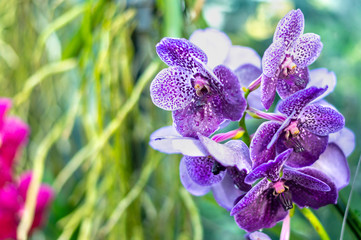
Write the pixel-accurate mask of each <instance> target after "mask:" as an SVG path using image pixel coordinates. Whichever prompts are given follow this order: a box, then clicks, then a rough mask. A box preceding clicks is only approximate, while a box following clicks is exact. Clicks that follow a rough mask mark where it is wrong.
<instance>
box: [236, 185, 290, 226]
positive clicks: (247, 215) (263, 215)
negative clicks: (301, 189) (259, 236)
mask: <svg viewBox="0 0 361 240" xmlns="http://www.w3.org/2000/svg"><path fill="white" fill-rule="evenodd" d="M287 214H288V212H287V211H285V210H284V209H283V207H282V206H281V204H280V202H279V201H278V200H277V199H276V198H275V196H273V188H272V183H271V182H269V181H268V180H267V179H263V180H261V181H260V182H259V183H257V185H256V186H254V187H253V188H252V189H251V190H250V191H249V192H248V193H247V194H246V195H245V196H244V197H243V198H242V199H241V200H240V201H239V202H238V203H237V204H236V206H234V208H233V209H232V211H231V215H232V216H234V218H235V220H236V223H237V224H238V226H240V227H241V228H242V229H244V230H246V231H248V232H253V231H256V230H259V229H261V228H270V227H273V226H274V225H276V223H277V222H278V221H281V220H282V219H284V218H285V217H286V216H287Z"/></svg>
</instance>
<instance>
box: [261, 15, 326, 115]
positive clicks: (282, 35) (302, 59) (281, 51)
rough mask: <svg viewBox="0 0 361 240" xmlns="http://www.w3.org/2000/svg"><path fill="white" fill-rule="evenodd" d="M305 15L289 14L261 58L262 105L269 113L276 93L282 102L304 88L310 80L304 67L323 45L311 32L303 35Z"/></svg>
mask: <svg viewBox="0 0 361 240" xmlns="http://www.w3.org/2000/svg"><path fill="white" fill-rule="evenodd" d="M303 30H304V16H303V13H302V12H301V10H299V9H297V10H292V11H290V12H289V13H288V14H287V15H286V16H285V17H284V18H282V19H281V21H280V22H279V23H278V25H277V28H276V31H275V33H274V35H273V43H272V44H271V45H270V46H269V48H268V49H267V50H266V51H265V53H264V55H263V58H262V66H263V74H262V76H261V77H262V79H261V82H262V84H261V91H262V99H261V100H262V104H263V105H264V107H265V108H266V109H267V110H268V109H269V108H270V106H271V105H272V103H273V100H274V98H275V93H276V91H277V92H278V95H279V96H280V97H281V98H282V99H284V98H287V97H288V96H290V95H291V94H293V93H295V92H297V91H299V90H301V89H304V88H305V87H306V86H307V83H308V81H309V71H308V68H307V66H309V65H310V64H312V63H313V62H314V61H315V60H316V59H317V58H318V56H319V55H320V53H321V50H322V47H323V45H322V43H321V40H320V36H319V35H317V34H314V33H306V34H303Z"/></svg>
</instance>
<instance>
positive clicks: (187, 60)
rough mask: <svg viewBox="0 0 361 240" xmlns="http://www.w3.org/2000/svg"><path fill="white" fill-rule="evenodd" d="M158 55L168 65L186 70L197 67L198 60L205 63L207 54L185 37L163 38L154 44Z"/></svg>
mask: <svg viewBox="0 0 361 240" xmlns="http://www.w3.org/2000/svg"><path fill="white" fill-rule="evenodd" d="M156 50H157V53H158V56H159V57H160V59H162V61H163V62H164V63H165V64H167V65H168V66H171V67H172V66H178V67H182V68H185V69H188V70H192V69H194V68H198V66H199V64H198V61H201V62H203V63H204V64H207V55H206V54H205V53H204V52H203V51H202V50H201V49H200V48H198V47H197V46H196V45H194V44H193V43H191V42H190V41H188V40H187V39H180V38H163V39H162V40H161V41H160V42H159V43H158V44H157V46H156Z"/></svg>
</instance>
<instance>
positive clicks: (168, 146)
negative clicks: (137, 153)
mask: <svg viewBox="0 0 361 240" xmlns="http://www.w3.org/2000/svg"><path fill="white" fill-rule="evenodd" d="M149 145H150V146H151V147H152V148H153V149H155V150H158V151H160V152H164V153H167V154H174V153H181V154H183V155H187V156H194V157H201V156H208V155H209V153H208V152H207V150H206V149H205V148H204V146H203V144H202V143H201V142H200V141H199V140H197V139H195V138H190V137H182V136H181V135H179V133H178V132H177V131H176V130H175V128H174V127H173V126H167V127H162V128H160V129H158V130H156V131H155V132H153V133H152V135H151V136H150V141H149Z"/></svg>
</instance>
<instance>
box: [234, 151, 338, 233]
mask: <svg viewBox="0 0 361 240" xmlns="http://www.w3.org/2000/svg"><path fill="white" fill-rule="evenodd" d="M292 152H293V150H292V149H288V150H286V151H284V152H282V153H281V154H279V155H278V156H277V157H276V158H275V160H270V161H268V162H266V163H263V164H261V165H259V166H258V167H256V168H254V169H253V170H252V172H250V173H249V174H248V175H247V177H246V179H245V182H246V183H249V184H250V183H253V182H254V181H256V180H257V179H260V178H261V180H260V181H259V182H258V183H257V184H256V185H255V186H254V187H253V188H252V189H251V190H250V191H249V192H248V193H247V194H246V195H245V196H244V197H243V198H242V199H240V200H239V202H238V203H237V204H236V205H235V206H234V207H233V209H232V211H231V215H232V216H234V218H235V221H236V223H237V224H238V225H239V226H240V227H241V228H242V229H245V230H246V231H248V232H253V231H256V230H259V229H261V228H270V227H273V226H274V225H275V224H276V223H277V222H279V221H281V220H283V219H284V218H285V217H286V216H287V215H288V210H289V209H291V208H293V203H295V204H297V205H298V206H299V207H301V208H302V207H312V208H315V209H318V208H320V207H322V206H325V205H327V204H335V203H336V201H337V197H338V194H337V188H336V186H335V184H334V182H333V181H332V180H331V179H330V178H329V177H328V176H327V175H326V174H324V173H323V172H321V171H319V170H317V169H314V168H310V167H309V168H303V169H297V170H296V169H292V168H288V167H286V166H284V163H285V162H286V161H287V160H288V158H289V157H290V156H291V153H292Z"/></svg>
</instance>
